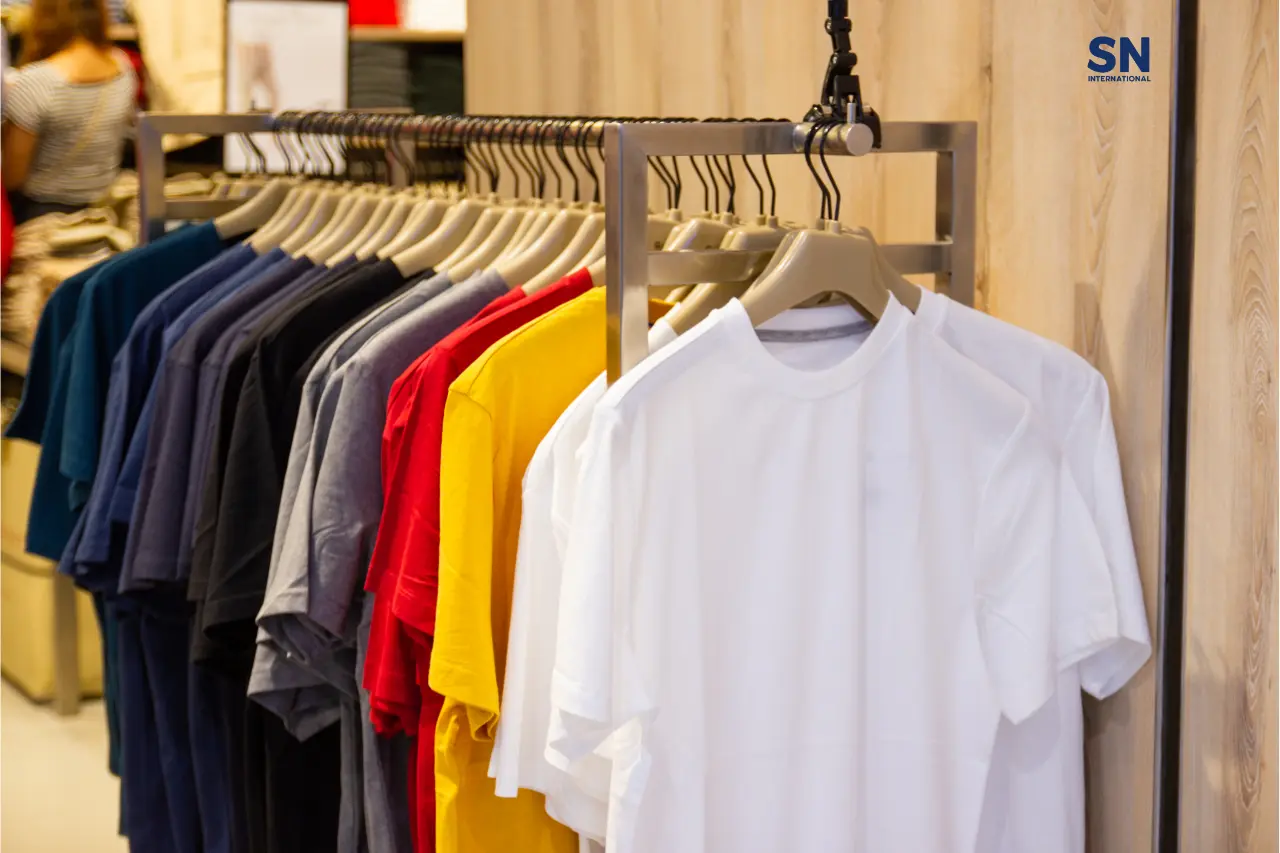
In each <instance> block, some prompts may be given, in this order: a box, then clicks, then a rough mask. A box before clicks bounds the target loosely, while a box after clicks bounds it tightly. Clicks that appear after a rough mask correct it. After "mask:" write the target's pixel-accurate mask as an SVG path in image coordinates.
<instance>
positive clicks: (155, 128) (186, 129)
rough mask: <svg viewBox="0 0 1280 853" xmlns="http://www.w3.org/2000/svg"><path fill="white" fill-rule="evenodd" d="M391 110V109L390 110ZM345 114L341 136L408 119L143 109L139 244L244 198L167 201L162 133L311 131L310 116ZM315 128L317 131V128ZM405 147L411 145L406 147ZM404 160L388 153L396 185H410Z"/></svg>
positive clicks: (138, 147)
mask: <svg viewBox="0 0 1280 853" xmlns="http://www.w3.org/2000/svg"><path fill="white" fill-rule="evenodd" d="M391 112H392V111H388V113H391ZM321 117H323V118H326V119H334V120H336V119H339V118H341V119H344V120H350V121H353V122H355V123H354V124H350V125H348V126H346V127H344V128H342V131H343V135H347V136H353V135H356V133H357V132H359V131H364V130H367V129H370V128H371V127H372V124H373V123H376V122H378V121H387V120H388V119H395V120H397V121H402V120H404V119H407V118H410V116H407V115H389V114H380V115H377V116H375V115H371V114H362V113H359V112H356V111H351V112H347V113H281V114H279V115H273V114H271V113H208V114H184V113H143V114H142V115H141V116H139V118H138V126H137V132H136V135H135V139H134V151H135V154H136V160H137V164H138V220H139V222H140V229H139V230H140V232H141V233H140V234H139V235H138V242H139V243H149V242H150V241H152V240H154V239H156V238H158V237H160V236H161V235H162V234H164V231H165V226H166V224H167V223H168V222H170V221H173V220H178V219H212V218H213V217H215V216H220V215H221V214H223V213H226V212H227V211H229V210H234V209H235V208H236V207H237V206H239V205H241V204H243V203H244V201H245V199H242V198H241V199H230V198H196V199H189V198H184V199H173V200H168V199H166V198H165V195H164V180H165V150H164V144H163V142H164V136H165V134H167V133H175V134H198V135H201V136H230V135H232V134H250V133H274V132H280V131H285V130H287V131H289V132H296V131H301V132H304V133H305V132H308V129H307V127H306V126H305V122H306V121H307V120H308V119H312V118H315V119H319V118H321ZM334 131H335V128H331V127H326V128H325V130H324V132H325V133H332V132H334ZM315 132H319V130H318V129H317V130H316V131H315ZM375 136H376V137H377V138H385V137H382V136H381V135H380V134H370V138H374V137H375ZM406 149H407V146H406ZM401 162H409V161H408V160H403V161H400V160H397V159H396V158H394V157H390V156H388V157H387V165H388V169H389V174H390V176H391V177H390V183H391V185H392V186H406V185H407V184H408V176H407V173H405V171H404V169H403V168H402V167H401V166H400V163H401Z"/></svg>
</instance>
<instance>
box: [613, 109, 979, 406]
mask: <svg viewBox="0 0 1280 853" xmlns="http://www.w3.org/2000/svg"><path fill="white" fill-rule="evenodd" d="M811 127H812V125H808V124H789V123H779V122H759V123H747V122H676V123H661V122H655V123H610V124H607V125H605V126H604V127H603V131H602V132H603V133H604V150H605V170H604V171H605V246H606V248H605V255H606V257H607V258H608V262H607V264H606V273H605V275H606V279H607V282H606V288H607V295H606V304H607V306H608V347H609V352H608V379H609V382H614V381H615V380H617V379H618V378H619V377H620V376H621V375H622V374H623V373H625V372H626V371H628V370H630V369H631V368H633V367H635V366H636V365H637V364H639V363H640V361H641V360H642V359H644V357H645V356H646V355H648V353H649V344H648V335H649V323H648V319H649V308H648V297H649V288H650V287H664V286H670V285H680V284H695V283H697V282H700V281H735V280H745V279H746V278H747V277H749V275H750V274H751V271H752V270H757V269H758V268H759V267H758V262H759V261H760V260H762V259H763V258H762V257H758V256H759V255H760V253H750V252H731V251H716V250H712V251H690V252H651V251H649V247H648V240H647V218H648V194H649V184H648V172H647V170H648V162H649V161H648V158H649V157H651V156H672V155H675V156H691V155H692V156H702V155H725V154H795V153H800V152H803V151H804V142H805V139H806V138H807V137H808V136H809V131H810V128H811ZM830 136H831V141H834V142H835V143H836V144H834V145H832V144H830V142H828V147H827V150H826V153H827V154H828V155H833V154H836V155H840V154H846V155H847V154H854V155H859V154H862V153H867V151H868V149H869V147H870V146H869V144H868V142H869V140H868V139H867V136H868V134H867V131H866V127H865V126H864V125H855V124H845V125H841V126H839V127H837V128H836V129H834V130H833V131H832V132H831V134H830ZM874 150H875V151H877V152H880V153H885V154H895V153H911V152H936V153H937V155H938V156H937V167H936V168H937V173H936V174H937V200H936V202H935V205H936V209H935V216H934V222H935V234H936V237H937V239H936V241H935V242H931V243H905V244H896V245H886V246H884V247H883V249H884V252H885V254H886V255H887V256H888V259H889V261H890V263H892V264H893V266H894V268H896V269H897V270H898V272H900V273H903V274H905V275H910V274H913V273H933V274H934V275H935V277H936V287H937V289H938V290H939V291H942V292H945V293H947V294H948V295H950V296H951V297H952V298H953V299H955V300H957V301H958V302H962V303H964V304H965V305H970V306H972V305H973V297H974V264H975V251H974V247H975V235H976V222H977V170H978V125H977V123H976V122H972V121H961V122H884V123H883V124H882V126H881V144H880V146H879V148H876V149H874ZM753 256H757V257H753Z"/></svg>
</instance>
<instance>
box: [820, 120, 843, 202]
mask: <svg viewBox="0 0 1280 853" xmlns="http://www.w3.org/2000/svg"><path fill="white" fill-rule="evenodd" d="M840 124H841V122H839V121H832V122H829V123H828V124H827V126H826V128H825V129H824V130H823V131H822V144H821V145H819V146H818V160H819V162H821V163H822V170H823V171H824V172H826V173H827V178H828V179H830V181H831V192H832V194H833V195H834V196H835V203H834V205H833V207H832V211H831V218H832V219H839V218H840V202H841V200H842V199H841V197H840V183H839V182H838V181H837V180H836V176H835V174H834V173H832V171H831V165H830V164H829V163H828V162H827V137H828V136H830V135H831V131H832V130H834V129H835V128H837V127H838V126H839V125H840Z"/></svg>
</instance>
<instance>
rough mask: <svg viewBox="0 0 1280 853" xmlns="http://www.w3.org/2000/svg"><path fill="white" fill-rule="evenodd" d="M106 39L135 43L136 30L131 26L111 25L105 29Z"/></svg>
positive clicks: (136, 37) (136, 38)
mask: <svg viewBox="0 0 1280 853" xmlns="http://www.w3.org/2000/svg"><path fill="white" fill-rule="evenodd" d="M107 37H108V38H110V39H111V40H112V41H137V40H138V28H137V27H135V26H134V25H133V24H112V25H111V26H110V27H107Z"/></svg>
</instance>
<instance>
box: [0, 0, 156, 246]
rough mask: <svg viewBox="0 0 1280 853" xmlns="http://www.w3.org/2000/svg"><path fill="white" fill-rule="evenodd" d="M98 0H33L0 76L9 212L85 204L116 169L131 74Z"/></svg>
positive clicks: (22, 215) (129, 111) (130, 107)
mask: <svg viewBox="0 0 1280 853" xmlns="http://www.w3.org/2000/svg"><path fill="white" fill-rule="evenodd" d="M107 21H108V18H107V10H106V3H105V0H33V2H32V4H31V19H30V25H29V26H28V28H27V30H26V32H24V33H23V39H22V56H21V58H20V60H19V63H18V68H17V69H16V70H14V71H11V72H10V73H9V74H7V75H6V77H5V91H4V125H3V146H4V159H3V162H2V163H0V172H3V178H4V187H5V189H6V190H7V191H8V192H9V203H10V207H11V208H12V212H13V218H14V221H15V222H17V223H22V222H25V221H27V220H28V219H31V218H33V217H36V216H40V215H43V214H45V213H55V212H63V213H66V212H71V211H74V210H79V209H81V208H84V207H88V206H89V205H90V204H92V203H93V202H95V201H98V200H99V199H101V198H102V197H104V196H105V195H106V192H107V189H108V188H109V187H110V186H111V183H112V181H114V180H115V178H116V174H117V173H118V172H119V171H120V157H121V154H122V151H123V147H124V142H125V138H126V137H127V136H128V134H129V131H130V128H131V126H132V119H133V114H134V103H135V100H134V99H135V92H136V89H137V78H136V75H135V74H134V71H133V67H132V65H131V64H130V63H129V60H128V58H127V57H125V55H124V54H123V53H122V52H121V51H119V50H117V49H115V48H114V47H113V46H112V44H111V41H110V39H109V38H108V37H107Z"/></svg>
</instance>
